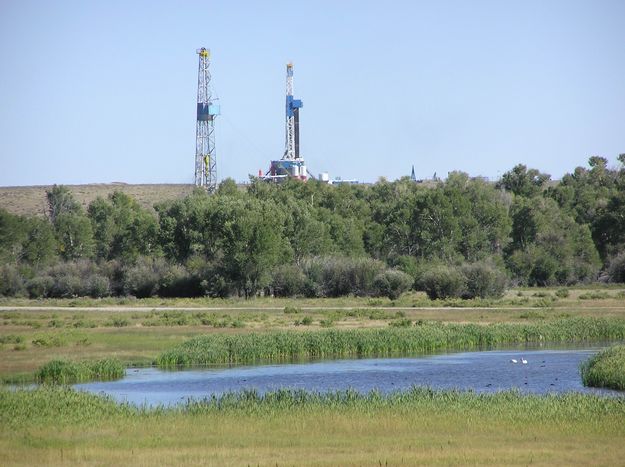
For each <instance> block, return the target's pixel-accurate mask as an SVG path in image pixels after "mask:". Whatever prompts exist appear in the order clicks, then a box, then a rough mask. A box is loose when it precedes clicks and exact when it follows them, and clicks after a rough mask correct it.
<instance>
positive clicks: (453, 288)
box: [420, 266, 466, 300]
mask: <svg viewBox="0 0 625 467" xmlns="http://www.w3.org/2000/svg"><path fill="white" fill-rule="evenodd" d="M420 288H421V289H422V290H423V291H425V293H426V294H427V296H428V297H429V298H430V299H431V300H436V299H440V298H458V297H461V296H462V295H463V294H464V293H465V290H466V283H465V277H464V275H463V274H462V273H460V271H458V270H457V269H456V268H453V267H449V266H436V267H434V268H432V269H430V270H428V271H426V272H425V273H424V274H423V276H421V280H420Z"/></svg>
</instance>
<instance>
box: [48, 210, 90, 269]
mask: <svg viewBox="0 0 625 467" xmlns="http://www.w3.org/2000/svg"><path fill="white" fill-rule="evenodd" d="M55 231H56V238H57V241H58V245H59V252H60V254H61V257H62V258H63V259H65V260H67V261H70V260H75V259H79V258H91V257H92V256H93V253H94V242H93V230H92V228H91V223H90V222H89V219H88V218H87V217H86V216H83V215H81V214H74V213H62V214H59V215H57V217H56V219H55Z"/></svg>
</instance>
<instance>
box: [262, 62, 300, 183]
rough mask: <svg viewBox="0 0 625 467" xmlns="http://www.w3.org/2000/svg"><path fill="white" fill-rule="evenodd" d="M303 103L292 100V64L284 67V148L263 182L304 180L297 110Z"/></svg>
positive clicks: (272, 163) (272, 162)
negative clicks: (282, 153)
mask: <svg viewBox="0 0 625 467" xmlns="http://www.w3.org/2000/svg"><path fill="white" fill-rule="evenodd" d="M302 106H303V103H302V101H301V100H299V99H295V98H293V64H292V63H288V64H287V66H286V121H285V132H286V140H285V148H284V155H283V156H282V159H280V160H275V161H271V166H270V167H269V170H268V171H267V173H266V174H265V176H264V177H263V180H267V181H273V182H280V181H283V180H285V179H287V178H294V179H297V180H306V179H307V178H308V171H307V170H306V162H305V161H304V158H303V157H301V155H300V152H299V109H301V108H302Z"/></svg>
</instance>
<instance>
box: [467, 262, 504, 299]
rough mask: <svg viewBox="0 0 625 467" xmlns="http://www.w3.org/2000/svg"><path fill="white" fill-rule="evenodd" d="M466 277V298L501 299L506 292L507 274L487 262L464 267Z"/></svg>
mask: <svg viewBox="0 0 625 467" xmlns="http://www.w3.org/2000/svg"><path fill="white" fill-rule="evenodd" d="M461 270H462V274H463V275H464V277H465V281H466V289H465V292H464V295H463V296H464V297H465V298H501V297H502V296H503V294H504V292H505V290H506V282H507V278H506V274H505V273H504V272H503V271H500V270H499V269H497V268H496V267H495V266H493V265H492V264H489V263H485V262H479V263H473V264H465V265H464V266H462V269H461Z"/></svg>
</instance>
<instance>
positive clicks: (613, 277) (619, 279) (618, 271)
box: [607, 253, 625, 284]
mask: <svg viewBox="0 0 625 467" xmlns="http://www.w3.org/2000/svg"><path fill="white" fill-rule="evenodd" d="M607 275H608V280H609V281H610V282H615V283H619V284H623V283H625V253H619V254H617V255H616V256H614V257H613V258H612V259H610V263H609V264H608V270H607Z"/></svg>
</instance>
